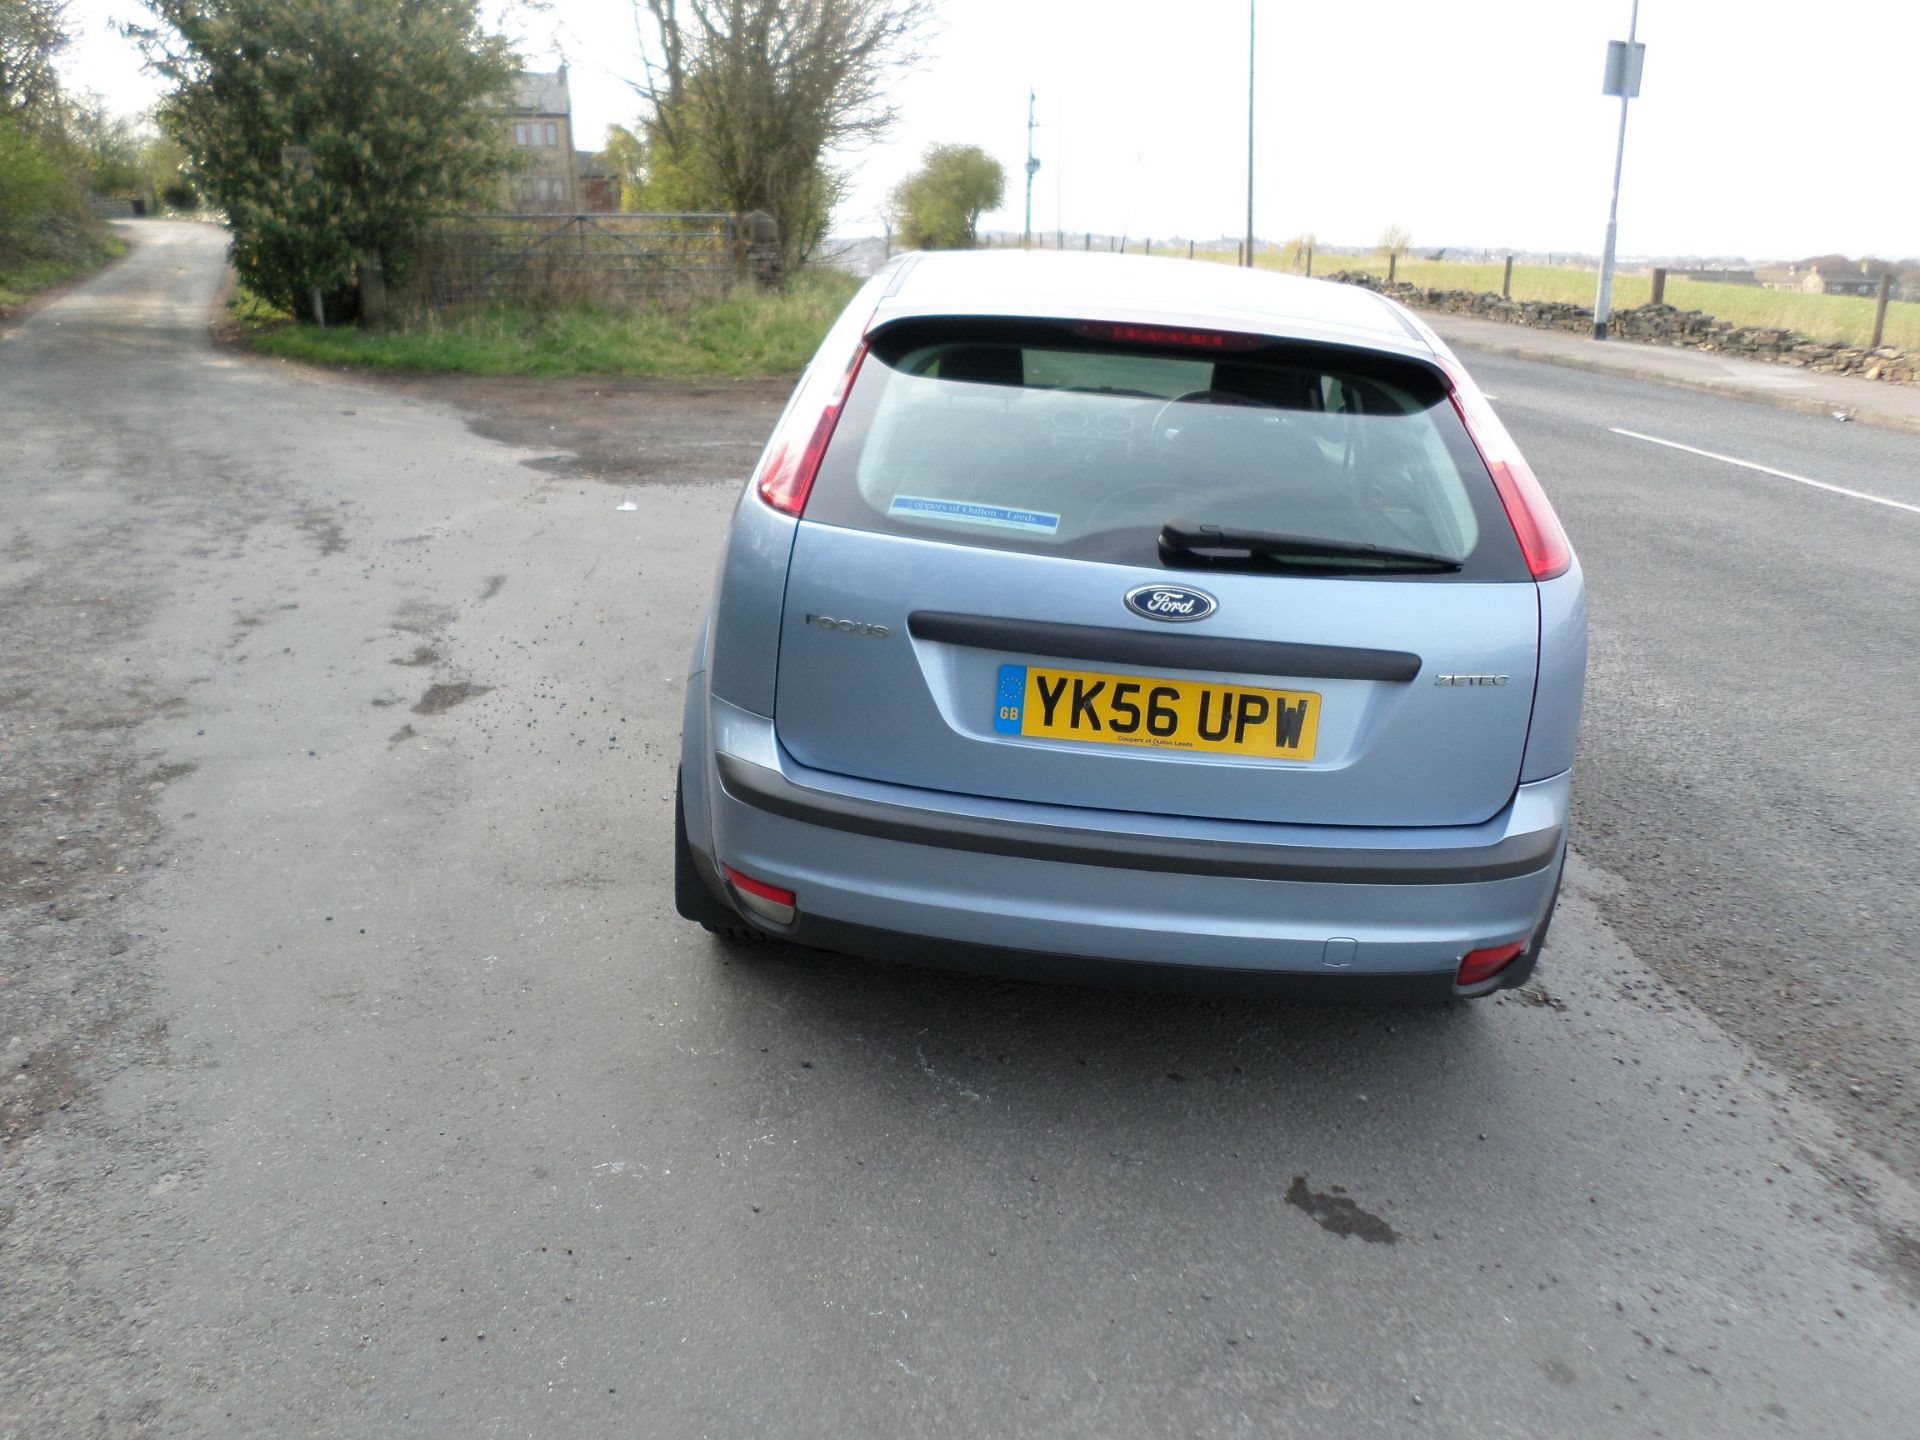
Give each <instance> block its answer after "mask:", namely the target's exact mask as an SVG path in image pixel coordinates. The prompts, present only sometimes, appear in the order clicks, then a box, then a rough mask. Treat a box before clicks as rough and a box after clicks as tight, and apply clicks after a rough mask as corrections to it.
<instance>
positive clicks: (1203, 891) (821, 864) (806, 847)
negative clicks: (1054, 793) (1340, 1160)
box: [684, 699, 1570, 996]
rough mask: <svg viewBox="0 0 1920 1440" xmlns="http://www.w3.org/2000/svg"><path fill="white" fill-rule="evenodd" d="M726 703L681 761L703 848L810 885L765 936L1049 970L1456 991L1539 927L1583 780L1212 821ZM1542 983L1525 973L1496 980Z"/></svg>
mask: <svg viewBox="0 0 1920 1440" xmlns="http://www.w3.org/2000/svg"><path fill="white" fill-rule="evenodd" d="M708 708H709V714H708V716H707V720H708V728H709V735H708V736H695V735H693V734H691V733H690V734H689V736H688V737H687V740H688V743H687V746H686V754H685V756H684V764H685V766H686V767H687V768H688V769H692V768H693V767H695V766H698V767H700V773H701V779H702V781H703V782H704V783H702V784H700V785H699V786H698V789H699V790H700V791H701V792H703V794H704V799H705V802H706V810H707V813H706V815H705V817H703V818H705V819H707V820H708V821H709V822H710V823H709V824H707V825H701V824H698V823H697V822H696V824H695V825H694V826H693V831H694V834H695V848H696V849H697V850H701V851H707V850H708V845H709V844H710V846H711V850H710V856H711V858H716V859H719V860H722V861H724V862H725V863H726V864H728V865H731V866H734V867H735V868H737V869H739V870H741V871H743V872H745V873H747V874H750V875H753V876H755V877H757V878H759V879H762V880H765V881H767V882H769V883H771V884H774V885H778V886H781V887H784V888H789V889H792V890H793V891H794V892H795V893H796V895H797V897H798V910H799V914H798V916H797V918H796V920H795V922H794V924H793V925H792V926H790V927H787V928H786V929H783V930H782V929H776V928H775V927H772V926H769V925H766V924H763V923H761V922H758V921H753V923H755V924H756V925H758V927H759V928H761V929H765V930H768V931H770V932H772V933H778V934H782V935H784V936H786V937H787V938H790V939H792V940H795V941H797V942H799V943H803V944H813V945H818V946H821V947H822V948H826V949H833V950H843V951H848V952H851V953H856V954H867V955H875V956H879V957H881V958H889V959H899V960H906V961H911V962H918V963H927V964H934V965H939V966H942V967H944V968H957V969H967V970H978V971H987V972H992V973H1005V974H1017V975H1031V976H1034V977H1036V978H1038V977H1051V978H1069V979H1100V980H1108V981H1112V980H1116V979H1117V980H1120V981H1121V982H1122V983H1126V982H1127V981H1129V980H1130V979H1131V980H1135V981H1137V982H1138V983H1143V984H1149V985H1152V984H1158V983H1160V981H1161V980H1162V979H1165V980H1167V981H1169V982H1170V983H1174V984H1177V985H1179V986H1181V987H1182V988H1187V987H1188V986H1190V985H1191V984H1193V983H1195V982H1203V983H1204V982H1205V981H1206V980H1207V979H1208V978H1209V977H1212V978H1215V979H1218V980H1221V981H1223V982H1231V983H1233V984H1234V985H1235V986H1236V988H1237V987H1238V986H1239V985H1240V984H1242V983H1244V982H1247V981H1253V980H1257V979H1261V978H1266V979H1270V980H1274V981H1293V982H1301V983H1304V984H1305V985H1306V986H1307V988H1318V987H1325V988H1328V989H1336V990H1340V991H1343V992H1349V993H1361V992H1366V991H1370V990H1376V989H1385V990H1390V991H1393V992H1395V993H1401V992H1406V993H1413V994H1418V995H1437V996H1445V995H1450V994H1454V993H1457V992H1456V991H1455V990H1454V987H1453V976H1454V972H1455V970H1456V968H1457V966H1458V964H1459V961H1460V957H1461V956H1462V955H1463V954H1465V953H1466V952H1467V951H1468V950H1471V949H1476V948H1479V947H1482V946H1488V945H1498V944H1502V943H1507V942H1510V941H1514V940H1522V941H1524V940H1528V939H1530V938H1531V937H1532V936H1533V935H1534V934H1535V932H1536V931H1537V930H1538V929H1539V927H1540V924H1541V922H1542V920H1543V919H1544V917H1545V915H1546V913H1547V911H1548V908H1549V906H1550V905H1551V902H1552V896H1553V886H1554V881H1555V878H1556V876H1557V873H1558V867H1559V863H1560V858H1561V855H1562V852H1563V848H1564V834H1565V826H1566V815H1567V798H1568V790H1569V781H1570V776H1569V775H1566V774H1563V775H1559V776H1556V777H1554V778H1552V779H1549V780H1544V781H1541V782H1538V783H1537V784H1532V785H1524V786H1521V787H1520V788H1519V790H1518V791H1517V792H1516V794H1515V796H1514V799H1513V801H1512V802H1511V803H1510V804H1509V805H1508V806H1507V808H1506V809H1505V810H1503V811H1502V812H1501V813H1500V814H1499V815H1497V816H1495V817H1494V818H1493V819H1491V820H1489V821H1487V822H1486V823H1484V824H1481V825H1475V826H1458V827H1445V828H1422V829H1403V830H1395V829H1372V828H1335V827H1325V826H1290V825H1268V824H1259V823H1253V822H1231V823H1216V822H1210V821H1198V820H1190V819H1185V818H1183V817H1172V816H1143V815H1134V814H1128V813H1124V812H1109V811H1098V810H1085V809H1077V808H1069V807H1062V806H1052V805H1036V804H1030V803H1026V802H1021V801H1005V800H989V799H982V798H979V797H971V796H960V795H951V794H946V793H942V792H935V791H926V790H917V789H912V788H908V787H904V786H897V785H885V784H877V783H873V782H866V781H858V780H854V779H851V778H849V777H845V776H837V775H829V774H826V773H823V772H819V771H811V770H808V769H806V768H805V767H802V766H800V765H798V764H797V763H796V762H794V761H793V760H792V758H791V757H789V756H787V755H786V754H785V752H784V751H783V750H781V748H780V746H779V743H778V740H777V738H776V736H775V733H774V728H773V724H772V722H771V721H769V720H767V719H766V718H765V717H762V716H758V715H753V714H751V713H749V712H746V711H743V710H739V709H737V708H736V707H733V706H731V705H728V704H726V703H725V702H723V701H720V700H717V699H715V700H712V701H711V702H710V704H709V707H708ZM690 788H691V787H690ZM702 841H705V842H707V843H705V844H703V843H702ZM747 918H748V919H749V920H750V921H752V919H753V917H751V916H749V917H747ZM1128 967H1136V968H1135V969H1134V972H1133V973H1132V974H1131V975H1129V973H1128ZM1163 967H1167V968H1163ZM1174 971H1177V972H1178V974H1177V975H1175V974H1174V973H1172V972H1174ZM1524 978H1525V973H1524V972H1523V971H1522V970H1521V969H1520V968H1519V967H1518V966H1515V967H1509V970H1508V971H1507V972H1505V973H1503V974H1502V975H1500V976H1498V977H1496V978H1495V979H1494V980H1493V981H1491V982H1488V984H1487V985H1485V986H1483V987H1480V988H1481V989H1495V988H1501V987H1502V986H1505V985H1508V984H1516V983H1519V981H1520V980H1523V979H1524ZM1356 981H1359V982H1362V983H1360V984H1357V985H1356V984H1354V982H1356Z"/></svg>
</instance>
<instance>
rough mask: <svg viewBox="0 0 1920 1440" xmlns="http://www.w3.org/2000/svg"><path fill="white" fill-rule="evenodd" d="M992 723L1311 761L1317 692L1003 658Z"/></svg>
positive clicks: (1052, 735)
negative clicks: (1106, 671)
mask: <svg viewBox="0 0 1920 1440" xmlns="http://www.w3.org/2000/svg"><path fill="white" fill-rule="evenodd" d="M995 707H996V708H995V710H994V715H993V728H994V729H995V730H996V731H998V732H999V733H1000V734H1002V735H1032V736H1041V737H1044V738H1046V739H1049V740H1081V741H1085V742H1087V743H1090V744H1094V745H1150V746H1153V747H1156V748H1158V749H1165V750H1207V751H1215V752H1218V753H1220V754H1224V755H1256V756H1263V757H1266V758H1269V759H1276V760H1311V759H1313V752H1314V746H1315V743H1316V742H1317V741H1318V739H1319V735H1320V697H1319V696H1318V695H1317V694H1315V693H1313V692H1312V691H1310V690H1262V689H1255V688H1254V687H1252V686H1247V685H1224V684H1216V683H1213V682H1204V683H1203V682H1200V681H1196V680H1169V679H1159V678H1156V677H1154V676H1151V675H1107V674H1102V673H1098V672H1094V671H1088V670H1055V669H1052V668H1049V667H1043V666H1039V665H1002V666H1001V667H1000V683H999V686H998V693H997V696H996V698H995Z"/></svg>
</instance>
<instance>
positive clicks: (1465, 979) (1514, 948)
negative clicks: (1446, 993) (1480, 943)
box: [1453, 940, 1527, 989]
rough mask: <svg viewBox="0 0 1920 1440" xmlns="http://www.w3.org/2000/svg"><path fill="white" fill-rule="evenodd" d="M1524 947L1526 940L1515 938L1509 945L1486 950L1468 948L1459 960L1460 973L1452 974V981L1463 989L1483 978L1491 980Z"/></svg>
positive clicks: (1515, 957)
mask: <svg viewBox="0 0 1920 1440" xmlns="http://www.w3.org/2000/svg"><path fill="white" fill-rule="evenodd" d="M1526 948H1527V944H1526V941H1524V940H1516V941H1514V942H1513V943H1512V944H1511V945H1495V946H1492V947H1490V948H1489V949H1486V950H1469V951H1468V952H1467V953H1466V955H1465V956H1464V957H1462V959H1461V961H1460V973H1459V974H1458V975H1456V976H1454V978H1453V983H1454V984H1456V985H1458V986H1460V987H1461V988H1462V989H1465V988H1466V987H1467V986H1469V985H1478V984H1479V983H1480V982H1481V981H1483V980H1491V979H1492V978H1493V977H1494V976H1496V975H1498V974H1499V973H1500V972H1501V971H1502V970H1504V969H1506V968H1507V966H1509V965H1511V964H1512V963H1513V962H1514V961H1515V960H1516V959H1517V958H1518V957H1519V954H1520V952H1521V951H1522V950H1524V949H1526Z"/></svg>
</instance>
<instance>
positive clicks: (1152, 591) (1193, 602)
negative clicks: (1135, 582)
mask: <svg viewBox="0 0 1920 1440" xmlns="http://www.w3.org/2000/svg"><path fill="white" fill-rule="evenodd" d="M1127 608H1128V609H1129V610H1131V611H1133V613H1134V614H1136V615H1140V616H1144V617H1145V618H1146V619H1148V620H1165V621H1167V622H1168V623H1169V624H1173V625H1181V624H1184V623H1186V622H1187V621H1189V620H1204V619H1206V618H1207V616H1209V615H1211V614H1213V612H1214V611H1215V610H1218V609H1219V608H1220V602H1219V601H1217V600H1215V599H1214V598H1213V596H1211V595H1209V594H1207V592H1206V591H1204V590H1187V589H1183V588H1182V587H1180V586H1178V585H1142V586H1140V587H1139V588H1138V589H1134V590H1129V591H1128V592H1127Z"/></svg>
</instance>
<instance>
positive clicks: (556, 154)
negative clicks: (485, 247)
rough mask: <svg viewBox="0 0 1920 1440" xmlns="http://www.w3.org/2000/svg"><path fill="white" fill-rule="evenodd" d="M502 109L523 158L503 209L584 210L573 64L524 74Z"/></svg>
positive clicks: (540, 211) (508, 185) (508, 184)
mask: <svg viewBox="0 0 1920 1440" xmlns="http://www.w3.org/2000/svg"><path fill="white" fill-rule="evenodd" d="M500 114H501V123H502V124H503V125H504V126H505V127H506V130H507V141H508V143H509V144H510V145H511V146H512V150H513V154H514V156H515V157H516V159H517V161H518V162H519V163H518V164H517V165H516V166H515V168H514V170H513V172H512V173H511V174H509V175H508V176H507V178H506V180H505V182H504V186H503V188H504V192H505V193H504V194H503V195H502V197H501V204H502V208H504V209H506V210H510V211H514V212H517V213H521V214H542V215H571V214H575V213H578V211H579V210H580V155H579V152H578V151H577V150H575V149H574V144H573V97H572V94H571V93H570V92H569V90H568V89H567V67H566V66H565V65H562V66H561V67H560V68H559V69H558V70H556V71H554V72H553V73H552V74H539V73H536V72H532V71H529V72H527V73H525V74H523V75H521V76H520V78H519V79H518V80H516V81H514V83H513V90H512V93H511V94H510V95H509V96H508V97H507V103H506V104H504V105H503V106H501V107H500Z"/></svg>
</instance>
